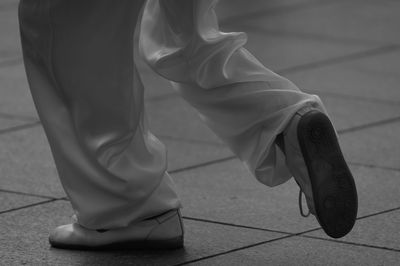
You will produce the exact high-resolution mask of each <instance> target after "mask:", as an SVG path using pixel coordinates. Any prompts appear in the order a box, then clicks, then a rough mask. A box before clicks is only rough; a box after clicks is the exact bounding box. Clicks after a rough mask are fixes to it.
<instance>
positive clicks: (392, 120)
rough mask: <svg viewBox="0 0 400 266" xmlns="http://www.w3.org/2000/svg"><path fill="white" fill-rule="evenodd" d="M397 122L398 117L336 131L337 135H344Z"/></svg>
mask: <svg viewBox="0 0 400 266" xmlns="http://www.w3.org/2000/svg"><path fill="white" fill-rule="evenodd" d="M398 121H400V116H398V117H393V118H389V119H384V120H380V121H377V122H372V123H367V124H364V125H360V126H355V127H350V128H347V129H342V130H338V134H345V133H349V132H355V131H359V130H362V129H366V128H371V127H376V126H382V125H386V124H391V123H395V122H398Z"/></svg>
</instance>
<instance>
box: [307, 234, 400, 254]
mask: <svg viewBox="0 0 400 266" xmlns="http://www.w3.org/2000/svg"><path fill="white" fill-rule="evenodd" d="M299 237H303V238H310V239H318V240H323V241H328V242H334V243H340V244H346V245H350V246H359V247H366V248H374V249H381V250H382V249H383V250H388V251H394V252H400V249H395V248H388V247H384V246H375V245H370V244H362V243H356V242H351V241H344V240H337V239H330V238H323V237H318V236H307V235H301V236H299Z"/></svg>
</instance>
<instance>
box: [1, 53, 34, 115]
mask: <svg viewBox="0 0 400 266" xmlns="http://www.w3.org/2000/svg"><path fill="white" fill-rule="evenodd" d="M0 85H1V97H0V112H2V113H8V114H13V115H21V116H27V117H31V118H32V119H35V118H37V117H38V116H37V113H36V110H35V106H34V104H33V100H32V96H31V94H30V91H29V87H28V82H27V79H26V75H25V70H24V66H23V64H22V61H21V63H19V64H17V65H13V66H7V67H1V68H0Z"/></svg>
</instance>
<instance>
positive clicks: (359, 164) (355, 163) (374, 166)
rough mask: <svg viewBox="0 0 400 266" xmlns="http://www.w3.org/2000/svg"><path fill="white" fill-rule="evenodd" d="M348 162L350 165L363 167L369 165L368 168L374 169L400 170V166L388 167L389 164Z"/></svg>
mask: <svg viewBox="0 0 400 266" xmlns="http://www.w3.org/2000/svg"><path fill="white" fill-rule="evenodd" d="M347 163H348V164H350V165H355V166H362V167H368V168H374V169H380V170H388V171H394V172H399V171H400V168H394V167H388V166H380V165H373V164H364V163H357V162H347Z"/></svg>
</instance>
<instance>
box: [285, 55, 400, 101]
mask: <svg viewBox="0 0 400 266" xmlns="http://www.w3.org/2000/svg"><path fill="white" fill-rule="evenodd" d="M399 61H400V51H397V50H391V51H388V52H387V53H383V54H380V55H374V56H367V57H364V58H360V59H357V60H350V61H349V62H342V63H340V64H333V65H329V66H319V67H316V68H313V69H308V70H307V69H305V70H302V71H299V72H297V73H290V74H286V77H288V78H289V79H290V80H292V81H293V82H294V83H295V84H297V85H298V86H299V87H300V88H302V89H303V90H305V91H308V90H313V91H320V92H322V93H323V92H327V93H336V94H341V95H343V96H346V95H347V96H349V97H353V96H358V97H359V98H364V99H367V100H369V101H372V100H376V101H377V102H378V101H380V102H382V103H387V104H397V105H398V104H399V103H400V94H399V92H398V84H399V82H400V76H399V74H398V71H397V69H399V66H400V63H399Z"/></svg>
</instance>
